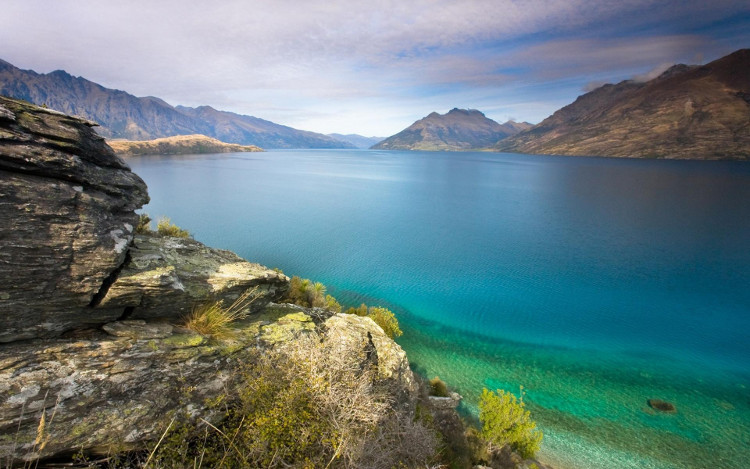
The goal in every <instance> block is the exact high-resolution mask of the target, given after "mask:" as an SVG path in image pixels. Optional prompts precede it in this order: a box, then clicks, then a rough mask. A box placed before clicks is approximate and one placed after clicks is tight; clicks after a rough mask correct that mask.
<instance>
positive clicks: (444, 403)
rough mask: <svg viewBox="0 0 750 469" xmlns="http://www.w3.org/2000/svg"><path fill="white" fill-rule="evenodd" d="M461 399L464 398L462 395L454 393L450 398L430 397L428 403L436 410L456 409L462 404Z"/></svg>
mask: <svg viewBox="0 0 750 469" xmlns="http://www.w3.org/2000/svg"><path fill="white" fill-rule="evenodd" d="M461 399H463V398H462V397H461V395H460V394H458V393H457V392H452V393H451V395H450V396H448V397H439V396H428V397H427V402H429V403H430V406H431V407H432V408H434V409H438V410H440V409H455V408H456V407H458V405H459V404H460V403H461Z"/></svg>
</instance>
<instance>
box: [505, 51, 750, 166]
mask: <svg viewBox="0 0 750 469" xmlns="http://www.w3.org/2000/svg"><path fill="white" fill-rule="evenodd" d="M493 149H494V150H499V151H510V152H517V153H541V154H558V155H599V156H616V157H641V158H681V159H750V49H742V50H738V51H736V52H734V53H732V54H729V55H727V56H725V57H723V58H720V59H718V60H715V61H713V62H710V63H708V64H706V65H701V66H698V65H675V66H673V67H671V68H670V69H668V70H667V71H665V72H664V73H662V74H661V75H660V76H658V77H657V78H654V79H652V80H650V81H646V82H636V81H632V80H627V81H622V82H620V83H617V84H607V85H604V86H602V87H600V88H597V89H595V90H593V91H591V92H589V93H586V94H584V95H582V96H579V97H578V99H576V101H575V102H573V103H571V104H569V105H568V106H565V107H563V108H562V109H560V110H558V111H557V112H555V113H554V114H552V116H550V117H548V118H547V119H545V120H543V121H542V122H541V123H539V124H538V125H536V126H534V127H533V128H532V129H530V130H527V131H525V132H521V133H519V134H517V135H515V136H513V137H510V138H507V139H505V140H502V141H500V142H498V143H497V144H496V145H494V147H493Z"/></svg>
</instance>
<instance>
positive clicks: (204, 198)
mask: <svg viewBox="0 0 750 469" xmlns="http://www.w3.org/2000/svg"><path fill="white" fill-rule="evenodd" d="M127 161H128V163H129V164H130V165H131V167H132V168H133V170H134V171H135V172H136V173H138V174H139V175H140V176H141V177H143V179H144V180H145V181H146V183H147V184H148V187H149V193H150V195H151V203H150V204H149V205H148V206H147V207H146V208H145V209H144V210H145V211H146V212H148V213H149V214H150V215H151V216H152V218H157V217H158V216H160V215H167V216H169V217H170V218H171V219H172V221H173V222H175V223H176V224H178V225H180V226H181V227H183V228H186V229H188V230H189V231H190V232H191V233H193V234H194V236H195V238H196V239H198V240H199V241H202V242H204V243H206V244H208V245H210V246H214V247H219V248H224V249H230V250H232V251H235V252H237V253H238V254H239V255H241V256H242V257H244V258H246V259H248V260H251V261H254V262H260V263H262V264H265V265H267V266H269V267H279V268H281V269H283V270H284V272H285V273H287V274H288V275H290V276H291V275H299V276H302V277H307V278H311V279H313V280H316V281H321V282H323V283H325V284H326V285H327V286H328V287H329V292H330V293H332V294H333V295H334V296H336V297H337V298H338V299H339V301H340V302H342V304H348V305H358V304H359V303H360V302H363V301H364V302H366V303H367V304H370V305H376V304H381V305H384V306H387V307H390V308H391V309H392V310H393V311H394V312H395V313H396V314H397V316H398V318H399V321H400V323H401V326H402V329H403V330H404V335H403V336H402V337H401V338H399V340H398V342H399V343H400V344H401V345H402V346H403V347H404V349H405V350H406V351H407V353H408V355H409V359H410V361H411V362H412V364H413V366H414V368H415V369H416V370H418V371H419V372H420V373H423V374H424V375H426V376H427V377H433V376H436V375H437V376H440V377H441V378H442V379H443V380H445V381H446V382H447V383H448V384H449V386H451V387H454V388H456V389H457V390H458V392H460V393H461V394H462V395H463V396H464V398H465V399H464V404H463V405H464V406H465V409H466V410H467V411H468V412H476V402H477V400H478V396H479V393H480V392H481V389H482V388H483V387H488V388H490V389H497V388H502V389H506V390H510V391H514V392H516V393H518V391H519V388H520V386H521V385H522V386H523V387H524V391H525V392H526V396H525V401H526V402H527V403H528V407H529V409H530V410H531V411H532V415H533V417H534V418H535V419H536V420H537V421H538V423H539V426H540V427H541V428H542V430H543V431H544V433H545V439H544V442H543V445H542V450H541V453H540V457H541V458H542V459H543V460H546V461H549V462H551V463H553V464H557V465H559V466H560V467H566V468H581V469H583V468H587V469H589V468H602V469H605V468H606V469H612V468H634V469H635V468H639V469H641V468H654V469H666V468H706V467H721V468H744V467H746V464H747V461H750V390H749V389H748V386H750V163H743V162H697V161H663V160H623V159H610V158H579V157H554V156H535V155H515V154H502V153H482V152H467V153H450V152H446V153H437V152H435V153H433V152H399V151H373V150H278V151H269V152H266V153H233V154H220V155H191V156H152V157H140V158H137V159H136V158H130V159H128V160H127ZM651 398H658V399H663V400H667V401H669V402H672V403H674V404H675V406H676V407H677V413H676V414H664V413H658V412H655V411H654V410H652V409H651V408H650V407H649V406H648V405H647V400H648V399H651Z"/></svg>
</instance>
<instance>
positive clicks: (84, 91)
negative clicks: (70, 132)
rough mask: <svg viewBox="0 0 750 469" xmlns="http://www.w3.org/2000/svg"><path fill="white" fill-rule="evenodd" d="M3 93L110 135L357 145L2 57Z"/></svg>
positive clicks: (264, 143) (278, 144) (261, 143)
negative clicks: (23, 65) (39, 69)
mask: <svg viewBox="0 0 750 469" xmlns="http://www.w3.org/2000/svg"><path fill="white" fill-rule="evenodd" d="M0 95H5V96H9V97H13V98H17V99H24V100H26V101H29V102H32V103H35V104H38V105H45V106H47V107H49V108H51V109H56V110H58V111H61V112H64V113H66V114H74V115H78V116H82V117H84V118H86V119H89V120H92V121H94V122H97V123H99V124H100V125H101V127H100V128H98V129H97V132H98V133H99V134H101V135H102V136H103V137H106V138H124V139H128V140H149V139H154V138H160V137H171V136H174V135H191V134H203V135H207V136H209V137H213V138H217V139H219V140H222V141H224V142H228V143H237V144H241V145H258V146H261V147H265V148H354V146H353V145H351V144H349V143H347V142H343V141H340V140H336V139H334V138H331V137H329V136H327V135H323V134H318V133H314V132H307V131H304V130H297V129H294V128H292V127H287V126H285V125H279V124H275V123H273V122H270V121H267V120H263V119H259V118H257V117H252V116H243V115H239V114H234V113H231V112H224V111H217V110H216V109H213V108H211V107H209V106H201V107H198V108H189V107H183V106H178V107H173V106H170V105H169V104H167V103H166V102H164V101H163V100H161V99H159V98H154V97H145V98H138V97H136V96H133V95H131V94H129V93H126V92H124V91H120V90H113V89H109V88H105V87H103V86H101V85H98V84H96V83H94V82H92V81H89V80H86V79H85V78H81V77H74V76H72V75H70V74H68V73H67V72H65V71H62V70H56V71H54V72H51V73H47V74H40V73H36V72H34V71H31V70H21V69H19V68H17V67H15V66H13V65H11V64H9V63H8V62H5V61H3V60H0Z"/></svg>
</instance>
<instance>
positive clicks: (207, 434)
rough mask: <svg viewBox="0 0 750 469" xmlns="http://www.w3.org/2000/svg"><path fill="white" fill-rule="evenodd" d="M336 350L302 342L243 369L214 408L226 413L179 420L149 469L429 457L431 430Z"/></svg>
mask: <svg viewBox="0 0 750 469" xmlns="http://www.w3.org/2000/svg"><path fill="white" fill-rule="evenodd" d="M332 347H333V349H332ZM336 347H337V345H336V344H330V343H327V342H323V343H321V342H319V341H318V340H298V341H294V342H290V343H288V344H286V345H285V347H284V348H283V350H267V351H264V352H261V353H259V354H258V355H257V356H256V357H255V358H254V359H252V360H250V361H248V362H245V363H244V364H241V365H239V366H240V367H241V368H240V369H239V370H238V373H237V375H238V376H239V379H238V382H237V383H236V384H237V386H232V387H231V389H234V390H235V391H228V392H231V393H232V395H231V396H230V397H229V398H228V399H226V400H224V401H222V402H220V403H219V404H218V406H217V409H216V410H217V411H222V413H223V415H224V419H223V420H222V421H221V422H219V423H217V424H216V425H212V424H209V423H208V422H205V421H199V425H198V426H195V425H193V426H192V427H191V426H190V424H189V420H187V419H183V421H185V422H186V424H185V425H182V426H180V425H177V426H174V427H173V430H171V433H172V435H168V436H167V438H165V439H164V442H162V445H161V446H160V447H158V448H156V450H155V451H154V454H155V456H154V465H153V467H228V468H244V467H270V468H288V467H295V468H318V467H319V468H323V467H331V468H342V467H344V468H356V467H367V468H372V469H389V468H392V467H417V464H419V463H422V464H423V463H424V462H427V461H430V460H432V459H433V458H434V457H435V450H436V440H435V437H434V435H432V433H431V432H430V431H429V430H428V429H426V428H425V427H424V426H423V425H422V424H421V423H419V422H414V421H412V419H411V418H409V416H408V414H405V413H402V412H400V411H398V410H396V409H397V406H395V405H394V402H393V400H392V399H393V397H392V395H391V394H390V393H389V392H388V390H387V388H386V387H385V386H386V384H385V383H382V382H379V381H377V380H374V375H373V371H372V370H369V369H362V368H361V367H360V363H359V362H358V361H357V360H353V359H352V357H350V356H347V355H346V354H343V355H342V354H340V353H334V351H335V350H336ZM235 393H236V394H235ZM221 406H224V407H223V409H222V408H221Z"/></svg>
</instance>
